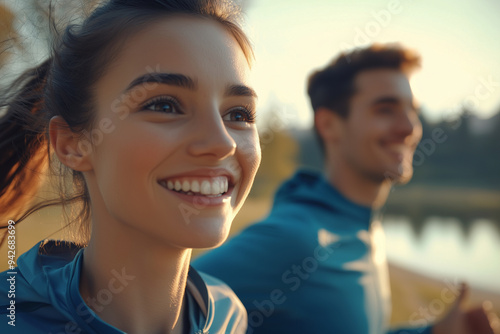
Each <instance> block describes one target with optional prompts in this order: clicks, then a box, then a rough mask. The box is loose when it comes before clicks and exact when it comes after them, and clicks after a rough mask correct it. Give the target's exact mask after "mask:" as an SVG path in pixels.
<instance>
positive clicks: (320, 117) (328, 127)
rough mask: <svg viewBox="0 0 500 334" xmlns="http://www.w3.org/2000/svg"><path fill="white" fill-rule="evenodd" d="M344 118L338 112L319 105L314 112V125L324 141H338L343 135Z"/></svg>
mask: <svg viewBox="0 0 500 334" xmlns="http://www.w3.org/2000/svg"><path fill="white" fill-rule="evenodd" d="M343 124H344V119H343V118H342V116H340V115H339V114H338V113H336V112H334V111H332V110H330V109H328V108H325V107H319V108H318V109H316V112H315V113H314V126H315V127H316V129H317V131H318V134H319V135H320V136H321V138H322V140H323V142H324V143H325V144H326V143H327V142H336V141H338V140H339V139H340V138H341V136H342V131H343V126H342V125H343Z"/></svg>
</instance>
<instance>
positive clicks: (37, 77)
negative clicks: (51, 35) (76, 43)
mask: <svg viewBox="0 0 500 334" xmlns="http://www.w3.org/2000/svg"><path fill="white" fill-rule="evenodd" d="M51 63H52V61H51V59H49V60H46V61H45V62H44V63H42V64H41V65H40V66H38V67H36V68H33V69H30V70H28V71H26V72H24V74H22V75H21V76H20V77H19V78H18V79H17V80H16V81H15V82H14V83H13V84H12V86H11V87H10V88H9V89H7V91H6V93H5V94H2V96H1V97H0V110H1V114H0V115H1V116H0V217H1V218H0V219H1V224H2V225H3V224H5V223H6V222H7V218H8V219H12V218H14V215H18V214H19V213H20V212H21V211H22V209H23V207H24V205H25V204H26V203H27V202H30V201H31V199H32V198H33V197H34V195H35V194H36V192H37V191H38V189H39V188H40V184H41V181H42V175H44V174H45V173H44V172H45V170H46V167H47V163H48V156H49V155H48V140H47V138H46V126H47V124H48V121H47V116H46V113H45V112H44V103H43V101H44V99H43V95H44V85H45V82H46V78H47V75H48V73H49V70H50V66H51ZM25 216H26V215H25ZM17 218H18V217H17ZM2 227H5V226H2ZM0 244H1V243H0Z"/></svg>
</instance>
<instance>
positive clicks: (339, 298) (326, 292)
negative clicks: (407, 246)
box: [193, 171, 430, 334]
mask: <svg viewBox="0 0 500 334" xmlns="http://www.w3.org/2000/svg"><path fill="white" fill-rule="evenodd" d="M193 266H194V267H195V268H197V269H199V270H201V271H204V272H207V273H209V274H211V275H213V276H215V277H218V278H220V279H221V280H222V281H224V282H225V283H226V284H228V285H229V286H230V287H231V288H232V289H233V290H234V292H236V294H237V295H238V297H239V298H240V300H241V301H242V302H243V304H244V305H245V307H246V309H247V312H248V333H287V334H294V333H297V334H304V333H307V334H314V333H318V334H319V333H321V334H325V333H332V334H334V333H335V334H336V333H346V334H365V333H366V334H368V333H370V334H371V333H373V334H381V333H387V332H388V328H387V324H388V320H389V316H390V288H389V280H388V271H387V263H386V257H385V253H384V245H383V232H382V230H381V227H380V223H378V222H376V221H372V212H371V210H370V209H369V208H367V207H363V206H360V205H357V204H355V203H353V202H351V201H349V200H347V199H346V198H345V197H343V196H342V195H341V194H340V193H339V192H338V191H337V190H335V189H334V188H333V187H332V186H331V185H330V184H329V183H328V182H327V181H326V180H325V179H324V177H323V176H322V175H320V174H317V173H314V172H306V171H301V172H298V173H297V174H296V175H295V176H294V177H293V178H292V179H291V180H289V181H287V182H286V183H284V184H283V185H282V187H281V188H280V189H279V190H278V192H277V194H276V196H275V200H274V205H273V208H272V211H271V213H270V214H269V216H268V217H267V218H266V219H265V220H264V221H262V222H260V223H257V224H254V225H252V226H250V227H248V228H246V229H245V230H244V231H243V232H241V233H240V234H239V235H237V236H236V237H234V238H232V239H230V240H229V241H227V242H226V244H224V245H223V246H221V247H219V248H217V249H214V250H212V251H210V252H208V253H207V254H205V255H203V256H201V257H200V258H198V259H196V260H195V261H194V262H193ZM392 333H400V334H403V333H405V334H406V333H408V334H410V333H411V334H413V333H415V334H416V333H420V334H421V333H430V328H429V327H425V328H418V329H404V330H403V329H401V330H397V331H394V332H392Z"/></svg>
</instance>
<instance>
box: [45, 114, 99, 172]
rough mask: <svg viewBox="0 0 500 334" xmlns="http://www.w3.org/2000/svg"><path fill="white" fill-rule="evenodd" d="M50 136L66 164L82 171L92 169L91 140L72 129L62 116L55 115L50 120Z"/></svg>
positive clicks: (61, 159)
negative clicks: (83, 137)
mask: <svg viewBox="0 0 500 334" xmlns="http://www.w3.org/2000/svg"><path fill="white" fill-rule="evenodd" d="M49 136H50V143H51V145H52V148H53V150H54V152H55V153H56V155H57V157H58V158H59V160H60V161H61V162H62V163H63V164H64V165H65V166H67V167H69V168H71V169H73V170H76V171H80V172H86V171H89V170H92V164H91V161H90V153H91V152H92V146H91V144H90V141H86V140H85V139H82V138H81V136H80V135H79V134H78V133H75V132H73V131H71V129H70V127H69V126H68V123H66V121H65V120H64V119H63V118H62V117H61V116H54V117H52V119H51V120H50V123H49Z"/></svg>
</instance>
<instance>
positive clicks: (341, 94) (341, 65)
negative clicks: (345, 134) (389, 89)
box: [307, 44, 420, 147]
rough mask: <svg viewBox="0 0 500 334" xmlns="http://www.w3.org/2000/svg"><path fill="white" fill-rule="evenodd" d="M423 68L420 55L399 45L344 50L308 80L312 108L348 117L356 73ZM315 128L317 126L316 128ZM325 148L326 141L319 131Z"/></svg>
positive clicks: (409, 71) (406, 71)
mask: <svg viewBox="0 0 500 334" xmlns="http://www.w3.org/2000/svg"><path fill="white" fill-rule="evenodd" d="M419 67H420V56H419V55H418V54H417V53H416V52H414V51H413V50H410V49H406V48H403V47H402V46H401V45H399V44H384V45H382V44H373V45H371V46H369V47H366V48H357V49H354V50H353V51H351V52H348V53H341V54H340V55H339V56H338V57H336V58H335V59H333V60H332V61H331V62H330V63H329V64H328V65H327V66H326V67H324V68H322V69H320V70H317V71H315V72H313V73H312V74H311V75H310V76H309V79H308V83H307V93H308V94H309V98H310V100H311V105H312V108H313V111H314V112H316V110H317V109H318V108H320V107H324V108H326V109H328V110H331V111H332V112H335V113H337V114H339V115H340V116H342V117H344V118H346V117H347V116H348V115H349V102H350V100H351V97H352V96H353V95H354V93H355V92H356V87H355V84H354V82H355V79H356V76H357V75H358V74H359V73H360V72H362V71H366V70H371V69H380V68H387V69H395V70H399V71H401V72H403V73H405V74H408V75H409V74H410V73H411V72H412V71H413V70H415V69H417V68H419ZM315 131H316V127H315ZM316 136H317V138H318V140H319V142H320V145H321V146H322V147H323V140H322V139H321V137H320V136H319V134H318V133H317V131H316Z"/></svg>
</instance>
